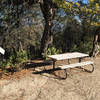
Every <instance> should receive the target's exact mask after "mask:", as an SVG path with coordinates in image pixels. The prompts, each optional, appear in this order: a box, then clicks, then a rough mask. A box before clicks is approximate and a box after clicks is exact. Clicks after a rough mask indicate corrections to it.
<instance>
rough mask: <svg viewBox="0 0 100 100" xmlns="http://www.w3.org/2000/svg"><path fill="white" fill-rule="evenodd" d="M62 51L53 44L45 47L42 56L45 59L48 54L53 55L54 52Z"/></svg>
mask: <svg viewBox="0 0 100 100" xmlns="http://www.w3.org/2000/svg"><path fill="white" fill-rule="evenodd" d="M60 53H62V50H61V49H56V48H55V46H52V47H50V48H48V49H47V51H46V53H45V54H43V56H44V58H45V59H47V56H48V55H55V54H60Z"/></svg>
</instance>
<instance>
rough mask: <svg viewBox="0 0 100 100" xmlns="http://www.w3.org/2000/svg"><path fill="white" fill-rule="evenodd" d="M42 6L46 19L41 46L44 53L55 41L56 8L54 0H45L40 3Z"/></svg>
mask: <svg viewBox="0 0 100 100" xmlns="http://www.w3.org/2000/svg"><path fill="white" fill-rule="evenodd" d="M40 7H41V10H42V13H43V16H44V19H45V27H44V32H43V35H42V38H41V46H40V49H41V55H42V54H43V53H45V52H46V50H47V48H48V47H49V46H50V45H51V44H52V42H53V19H54V15H55V8H54V7H53V3H52V0H43V3H40Z"/></svg>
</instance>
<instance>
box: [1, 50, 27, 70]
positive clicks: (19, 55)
mask: <svg viewBox="0 0 100 100" xmlns="http://www.w3.org/2000/svg"><path fill="white" fill-rule="evenodd" d="M26 60H28V55H27V51H25V50H22V51H17V52H16V53H15V52H12V53H11V54H10V56H9V59H4V60H3V61H2V62H0V65H1V66H0V68H1V69H3V70H5V69H6V68H7V67H8V66H9V67H14V66H15V65H16V64H20V63H23V62H25V61H26Z"/></svg>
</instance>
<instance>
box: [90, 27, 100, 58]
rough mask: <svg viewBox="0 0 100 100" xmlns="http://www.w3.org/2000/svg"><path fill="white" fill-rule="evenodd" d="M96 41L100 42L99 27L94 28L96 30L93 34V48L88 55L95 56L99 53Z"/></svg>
mask: <svg viewBox="0 0 100 100" xmlns="http://www.w3.org/2000/svg"><path fill="white" fill-rule="evenodd" d="M98 42H100V27H99V28H98V29H97V30H96V32H95V34H94V41H93V49H92V51H91V53H90V56H93V57H95V56H96V55H97V54H98V53H99V44H98Z"/></svg>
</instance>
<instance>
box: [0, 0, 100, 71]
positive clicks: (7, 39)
mask: <svg viewBox="0 0 100 100" xmlns="http://www.w3.org/2000/svg"><path fill="white" fill-rule="evenodd" d="M51 2H53V3H52V4H53V7H52V6H51V5H50V4H51ZM41 5H42V7H43V5H47V8H45V9H49V8H48V5H50V7H51V8H52V9H53V10H54V11H55V14H54V18H52V23H53V24H52V28H51V29H52V31H51V33H52V35H53V41H51V42H52V43H48V44H47V45H46V46H47V47H45V45H44V51H45V52H44V51H43V52H41V48H43V47H42V46H41V44H43V43H44V44H46V43H47V42H48V40H46V41H43V40H44V39H42V38H43V34H44V33H46V32H47V33H46V34H47V35H46V37H45V39H47V38H49V37H50V36H49V35H51V34H49V35H48V33H49V32H48V31H49V30H45V28H46V24H48V23H47V22H49V21H51V20H48V19H49V16H48V17H45V15H46V14H47V15H48V12H49V10H48V12H45V14H44V13H43V9H41ZM51 8H50V11H51ZM45 11H46V10H45ZM50 14H51V16H52V12H50ZM99 15H100V1H99V0H53V1H52V0H48V1H46V0H22V2H21V1H20V0H9V1H8V0H1V1H0V46H1V47H3V48H4V49H5V50H6V54H5V56H4V60H3V61H2V62H1V64H0V65H1V66H0V68H2V69H5V68H6V67H8V66H16V65H17V64H20V63H24V62H25V61H27V60H32V59H35V58H39V57H40V53H43V56H44V57H45V58H46V57H47V55H51V54H57V53H65V52H72V51H79V52H83V53H88V54H89V53H90V52H91V50H92V48H93V38H94V32H95V30H96V29H97V27H98V26H99V25H100V24H99V23H100V16H99ZM46 18H47V20H46ZM46 21H47V22H46ZM48 25H49V24H48ZM44 26H45V27H44ZM48 27H49V26H48ZM50 27H51V26H50ZM50 27H49V28H50ZM45 31H46V32H45ZM41 42H42V43H41ZM49 42H50V41H49ZM44 53H45V54H44Z"/></svg>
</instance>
